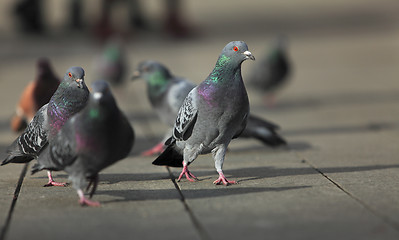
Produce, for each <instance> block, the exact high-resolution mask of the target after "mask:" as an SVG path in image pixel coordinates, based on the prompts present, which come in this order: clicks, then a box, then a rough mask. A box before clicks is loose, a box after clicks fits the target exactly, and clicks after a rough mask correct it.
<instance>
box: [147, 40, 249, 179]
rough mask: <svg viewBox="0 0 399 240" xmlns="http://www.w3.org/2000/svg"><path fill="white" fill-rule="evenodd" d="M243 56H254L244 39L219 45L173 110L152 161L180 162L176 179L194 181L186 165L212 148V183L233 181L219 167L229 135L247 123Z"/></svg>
mask: <svg viewBox="0 0 399 240" xmlns="http://www.w3.org/2000/svg"><path fill="white" fill-rule="evenodd" d="M246 59H251V60H255V57H254V56H253V55H252V54H251V52H250V51H248V46H247V44H246V43H245V42H242V41H233V42H230V43H228V44H227V45H226V46H225V47H224V48H223V50H222V53H221V54H220V56H219V58H218V60H217V62H216V65H215V67H214V69H213V71H212V72H211V73H210V74H209V76H208V77H207V78H206V79H205V80H204V81H203V82H202V83H201V84H199V85H198V86H197V87H195V88H193V89H192V90H191V91H190V93H189V94H188V95H187V97H186V98H185V100H184V102H183V105H182V106H181V107H180V110H179V112H178V114H177V118H176V122H175V126H174V129H173V136H172V137H171V138H170V139H169V140H168V141H167V142H166V144H167V145H168V146H167V148H166V149H165V151H164V152H163V153H162V154H161V155H160V156H159V157H158V158H157V159H155V160H154V161H153V164H155V165H166V166H172V167H179V166H180V167H181V166H182V167H183V170H182V172H181V174H180V175H179V178H178V181H179V180H180V179H181V178H182V176H183V175H185V177H186V178H187V179H188V180H189V181H195V179H196V177H195V176H194V175H193V174H192V173H191V172H190V171H189V170H188V165H189V164H190V163H191V162H193V161H194V160H195V159H196V158H197V157H198V155H199V154H207V153H210V152H212V155H213V158H214V160H215V168H216V171H217V172H218V173H219V178H218V179H217V180H216V181H214V183H215V184H220V183H223V184H225V185H228V184H233V183H236V182H235V181H228V180H227V179H226V177H225V176H224V174H223V171H222V167H223V162H224V157H225V154H226V150H227V146H228V145H229V143H230V141H231V139H232V138H235V137H238V136H239V135H240V134H241V132H242V131H243V130H244V128H245V126H246V124H247V117H248V114H249V101H248V95H247V91H246V89H245V86H244V82H243V80H242V77H241V64H242V62H243V61H245V60H246Z"/></svg>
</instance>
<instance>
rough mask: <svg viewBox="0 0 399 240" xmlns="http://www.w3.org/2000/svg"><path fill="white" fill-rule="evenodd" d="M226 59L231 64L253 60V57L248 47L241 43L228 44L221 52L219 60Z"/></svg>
mask: <svg viewBox="0 0 399 240" xmlns="http://www.w3.org/2000/svg"><path fill="white" fill-rule="evenodd" d="M226 58H228V59H229V60H230V61H231V62H235V63H238V64H240V63H242V62H243V61H245V60H247V59H251V60H255V57H254V56H253V55H252V53H251V52H250V51H248V46H247V44H246V43H245V42H243V41H233V42H229V43H228V44H227V45H226V46H225V47H224V48H223V50H222V53H221V55H220V57H219V60H223V59H226Z"/></svg>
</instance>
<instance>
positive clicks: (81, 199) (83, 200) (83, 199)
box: [77, 189, 100, 207]
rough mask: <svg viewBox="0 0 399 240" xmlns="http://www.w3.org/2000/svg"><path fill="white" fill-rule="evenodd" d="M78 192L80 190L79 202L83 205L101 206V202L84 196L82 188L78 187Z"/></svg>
mask: <svg viewBox="0 0 399 240" xmlns="http://www.w3.org/2000/svg"><path fill="white" fill-rule="evenodd" d="M77 192H78V196H79V204H80V205H81V206H88V207H99V206H100V203H99V202H96V201H92V200H89V199H87V198H86V197H85V196H84V193H83V191H82V189H78V191H77Z"/></svg>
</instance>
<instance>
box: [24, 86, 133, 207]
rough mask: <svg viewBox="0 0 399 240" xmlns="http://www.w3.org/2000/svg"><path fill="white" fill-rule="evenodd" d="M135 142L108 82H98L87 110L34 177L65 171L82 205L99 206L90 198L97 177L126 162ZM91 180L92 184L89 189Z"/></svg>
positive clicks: (59, 137)
mask: <svg viewBox="0 0 399 240" xmlns="http://www.w3.org/2000/svg"><path fill="white" fill-rule="evenodd" d="M133 141H134V132H133V128H132V127H131V126H130V123H129V121H128V120H127V118H126V117H125V115H124V114H123V113H122V112H121V111H120V110H119V108H118V106H117V104H116V102H115V99H114V97H113V96H112V93H111V90H110V88H109V85H108V84H107V82H106V81H96V82H94V83H93V85H92V93H91V95H90V99H89V101H88V103H87V106H86V107H85V108H84V109H83V110H82V111H81V112H79V113H78V114H76V115H74V116H73V117H71V118H70V119H69V120H68V121H67V122H66V123H65V124H64V126H63V127H62V128H61V130H60V131H59V132H58V133H57V135H56V136H55V137H54V140H53V141H51V142H50V143H49V146H48V147H47V148H46V149H44V151H43V153H41V154H40V156H39V158H38V163H37V164H36V165H35V166H34V167H33V170H32V173H35V172H37V171H40V170H43V169H47V170H54V171H60V170H65V171H66V172H67V173H68V174H69V178H70V180H71V181H72V183H73V187H74V188H75V189H76V190H77V192H78V195H79V199H80V200H79V202H80V204H81V205H88V206H99V203H98V202H95V201H91V200H89V199H87V198H86V197H85V196H84V193H83V190H82V189H84V188H85V187H87V189H89V188H90V187H92V190H91V192H90V198H91V197H92V196H93V194H94V192H95V190H96V188H97V184H98V173H99V172H100V171H101V170H102V169H104V168H106V167H108V166H110V165H111V164H113V163H115V162H117V161H118V160H121V159H123V158H125V157H126V156H127V155H128V154H129V152H130V150H131V148H132V146H133ZM86 179H88V180H89V181H90V183H89V185H88V186H87V181H86Z"/></svg>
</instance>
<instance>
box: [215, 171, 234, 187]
mask: <svg viewBox="0 0 399 240" xmlns="http://www.w3.org/2000/svg"><path fill="white" fill-rule="evenodd" d="M222 183H223V184H224V185H225V186H228V185H230V184H237V182H236V181H229V180H227V178H226V177H225V176H224V174H223V173H219V178H218V179H216V180H215V181H214V182H213V184H216V185H219V184H222Z"/></svg>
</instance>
